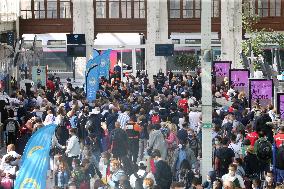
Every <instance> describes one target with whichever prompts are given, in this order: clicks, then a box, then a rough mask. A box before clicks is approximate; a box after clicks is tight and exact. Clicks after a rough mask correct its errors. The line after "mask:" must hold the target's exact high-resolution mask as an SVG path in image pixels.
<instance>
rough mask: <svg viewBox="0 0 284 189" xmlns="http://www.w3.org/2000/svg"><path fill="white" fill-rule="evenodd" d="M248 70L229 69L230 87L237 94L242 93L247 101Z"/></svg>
mask: <svg viewBox="0 0 284 189" xmlns="http://www.w3.org/2000/svg"><path fill="white" fill-rule="evenodd" d="M249 75H250V73H249V70H245V69H231V70H230V77H229V81H230V86H231V85H233V86H234V89H235V90H236V91H238V92H244V93H245V94H246V97H247V99H248V98H249Z"/></svg>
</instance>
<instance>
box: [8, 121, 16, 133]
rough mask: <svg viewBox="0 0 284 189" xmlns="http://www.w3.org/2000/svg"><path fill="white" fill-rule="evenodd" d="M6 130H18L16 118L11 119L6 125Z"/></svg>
mask: <svg viewBox="0 0 284 189" xmlns="http://www.w3.org/2000/svg"><path fill="white" fill-rule="evenodd" d="M6 131H8V132H15V131H16V121H15V120H9V122H8V123H7V125H6Z"/></svg>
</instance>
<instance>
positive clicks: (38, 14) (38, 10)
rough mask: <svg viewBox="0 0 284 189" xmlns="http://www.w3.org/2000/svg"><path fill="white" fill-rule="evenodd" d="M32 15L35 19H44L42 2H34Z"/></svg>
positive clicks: (35, 0) (38, 0)
mask: <svg viewBox="0 0 284 189" xmlns="http://www.w3.org/2000/svg"><path fill="white" fill-rule="evenodd" d="M34 14H35V18H36V19H40V18H45V7H44V0H34Z"/></svg>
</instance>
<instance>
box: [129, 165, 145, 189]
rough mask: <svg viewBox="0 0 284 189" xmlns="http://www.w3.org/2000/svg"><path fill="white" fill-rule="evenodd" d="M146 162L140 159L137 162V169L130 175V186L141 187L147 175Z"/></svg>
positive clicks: (136, 188) (141, 188)
mask: <svg viewBox="0 0 284 189" xmlns="http://www.w3.org/2000/svg"><path fill="white" fill-rule="evenodd" d="M146 168H147V165H146V162H144V161H140V162H139V164H138V171H137V172H135V173H133V174H132V175H131V176H130V179H129V181H130V186H131V187H132V188H135V189H143V180H144V179H145V178H146V176H147V174H148V173H147V171H146Z"/></svg>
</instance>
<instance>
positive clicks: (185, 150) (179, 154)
mask: <svg viewBox="0 0 284 189" xmlns="http://www.w3.org/2000/svg"><path fill="white" fill-rule="evenodd" d="M178 146H179V148H178V149H176V150H175V152H174V156H173V157H174V158H173V166H172V172H173V173H174V175H175V177H176V176H177V174H176V173H177V172H178V171H179V170H180V168H181V163H182V162H183V160H187V161H188V162H189V164H190V166H191V167H193V166H194V164H195V163H196V161H197V159H196V157H195V155H194V152H193V151H192V150H191V149H190V148H189V147H187V142H184V143H180V144H179V145H178Z"/></svg>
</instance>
